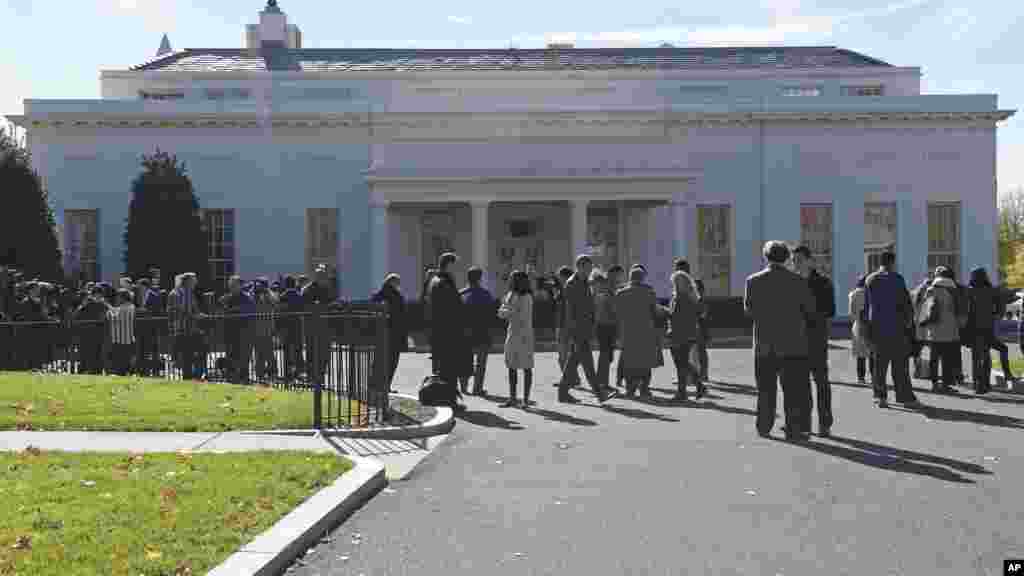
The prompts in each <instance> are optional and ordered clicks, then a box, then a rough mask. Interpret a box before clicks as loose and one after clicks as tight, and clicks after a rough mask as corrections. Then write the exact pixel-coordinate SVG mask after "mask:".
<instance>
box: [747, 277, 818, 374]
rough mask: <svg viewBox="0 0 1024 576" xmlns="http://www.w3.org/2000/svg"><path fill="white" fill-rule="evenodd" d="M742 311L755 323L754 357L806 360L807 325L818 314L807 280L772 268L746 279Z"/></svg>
mask: <svg viewBox="0 0 1024 576" xmlns="http://www.w3.org/2000/svg"><path fill="white" fill-rule="evenodd" d="M743 310H744V311H745V312H746V313H747V315H748V316H749V317H750V318H751V319H752V320H753V321H754V354H755V355H757V356H777V357H781V358H806V357H807V354H808V348H807V323H808V322H809V321H810V320H811V319H812V317H813V315H814V314H816V311H815V308H814V296H813V295H812V294H811V290H810V288H809V287H808V283H807V280H806V279H804V278H803V277H801V276H799V275H797V274H795V273H793V272H791V271H789V270H787V269H786V268H784V267H782V266H780V265H778V264H770V265H769V266H768V267H767V268H765V269H764V270H761V271H760V272H756V273H754V274H752V275H750V276H749V277H748V278H747V283H746V288H745V290H744V293H743Z"/></svg>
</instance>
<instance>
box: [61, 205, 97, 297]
mask: <svg viewBox="0 0 1024 576" xmlns="http://www.w3.org/2000/svg"><path fill="white" fill-rule="evenodd" d="M99 219H100V217H99V210H65V211H64V270H65V272H66V273H67V274H68V276H70V277H71V278H72V279H73V280H79V281H81V282H96V281H98V280H99V279H100V266H99Z"/></svg>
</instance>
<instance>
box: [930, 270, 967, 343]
mask: <svg viewBox="0 0 1024 576" xmlns="http://www.w3.org/2000/svg"><path fill="white" fill-rule="evenodd" d="M956 289H957V286H956V284H955V283H954V282H953V281H952V280H950V279H949V278H936V279H935V281H934V282H932V285H931V286H929V287H928V290H927V291H926V292H925V295H924V298H925V301H927V300H928V298H934V299H935V305H936V306H937V307H938V310H939V319H938V321H936V322H932V323H929V324H926V325H925V327H924V328H925V330H924V333H925V339H926V340H927V341H929V342H959V341H960V327H961V324H960V320H959V318H965V317H966V316H965V315H964V314H960V315H959V317H958V315H957V314H956V312H957V310H956V304H955V299H956V298H957V295H956Z"/></svg>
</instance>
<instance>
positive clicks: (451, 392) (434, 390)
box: [419, 375, 461, 406]
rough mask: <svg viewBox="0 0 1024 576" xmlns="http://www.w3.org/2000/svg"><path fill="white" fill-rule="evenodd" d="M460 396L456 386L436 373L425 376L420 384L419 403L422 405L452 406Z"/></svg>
mask: <svg viewBox="0 0 1024 576" xmlns="http://www.w3.org/2000/svg"><path fill="white" fill-rule="evenodd" d="M460 396H461V393H460V392H459V388H458V386H456V385H455V384H454V383H448V382H445V381H444V380H442V379H441V377H440V376H437V375H434V376H427V377H426V378H424V379H423V384H421V385H420V393H419V397H420V404H422V405H424V406H454V405H455V404H456V402H457V401H458V399H459V397H460Z"/></svg>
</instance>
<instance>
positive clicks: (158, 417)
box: [0, 372, 358, 574]
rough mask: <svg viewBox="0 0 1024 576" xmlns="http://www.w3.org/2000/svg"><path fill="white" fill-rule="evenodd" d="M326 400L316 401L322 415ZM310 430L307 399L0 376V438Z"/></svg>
mask: <svg viewBox="0 0 1024 576" xmlns="http://www.w3.org/2000/svg"><path fill="white" fill-rule="evenodd" d="M326 399H327V394H324V402H323V406H324V413H325V414H326V413H327V401H326ZM353 402H355V401H353ZM334 408H335V409H337V403H336V402H335V406H334ZM357 408H358V403H356V405H355V406H354V407H353V413H358V410H357ZM312 424H313V395H312V393H311V392H298V391H288V390H275V389H272V388H266V387H261V386H242V385H236V384H219V383H206V382H186V381H181V380H165V379H155V378H136V377H120V376H77V375H47V374H34V373H28V372H0V430H15V429H21V430H122V431H133V432H135V431H145V430H149V431H176V432H194V431H215V432H216V431H221V430H269V429H285V428H309V427H311V426H312ZM0 574H2V573H0Z"/></svg>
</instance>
